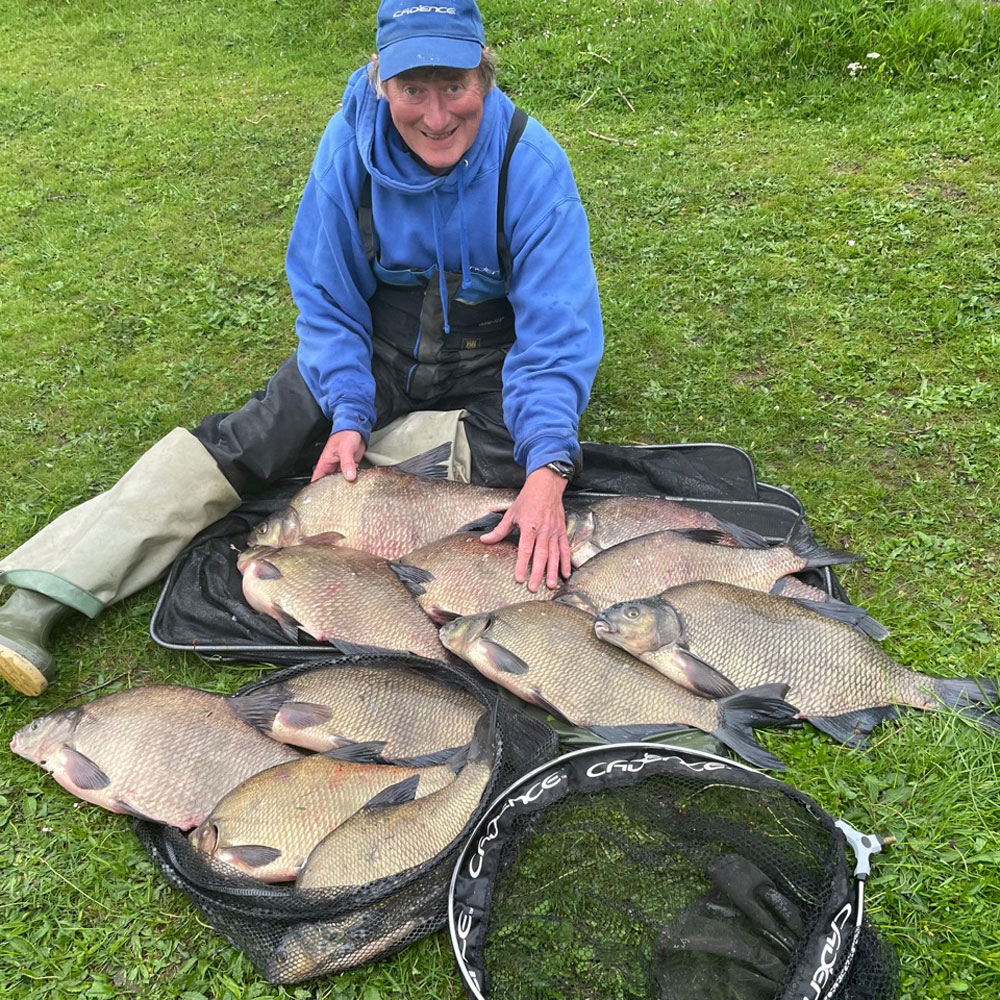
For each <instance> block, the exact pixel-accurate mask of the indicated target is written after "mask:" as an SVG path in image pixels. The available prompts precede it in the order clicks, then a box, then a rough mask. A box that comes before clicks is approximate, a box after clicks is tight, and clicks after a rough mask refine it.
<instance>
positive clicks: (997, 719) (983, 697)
mask: <svg viewBox="0 0 1000 1000" xmlns="http://www.w3.org/2000/svg"><path fill="white" fill-rule="evenodd" d="M933 691H934V693H935V694H936V695H937V697H938V698H939V699H940V701H941V703H942V705H945V706H947V707H948V708H954V709H956V710H957V711H958V712H959V714H960V715H964V716H965V717H966V718H968V719H971V720H972V721H973V722H976V723H978V724H979V725H982V726H986V727H987V728H989V729H994V730H1000V714H998V708H1000V706H998V705H997V697H998V695H997V686H996V684H995V683H994V682H993V681H988V680H984V679H977V678H974V677H957V678H943V677H937V678H935V679H934V684H933Z"/></svg>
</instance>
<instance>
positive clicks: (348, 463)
mask: <svg viewBox="0 0 1000 1000" xmlns="http://www.w3.org/2000/svg"><path fill="white" fill-rule="evenodd" d="M340 471H341V472H342V473H343V475H344V478H345V479H346V480H347V481H348V482H349V483H353V482H354V480H355V479H357V478H358V463H357V462H356V461H355V459H354V452H353V451H347V452H343V453H341V456H340Z"/></svg>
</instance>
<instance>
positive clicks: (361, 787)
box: [189, 751, 464, 882]
mask: <svg viewBox="0 0 1000 1000" xmlns="http://www.w3.org/2000/svg"><path fill="white" fill-rule="evenodd" d="M332 752H333V753H337V751H332ZM462 763H464V752H462V751H460V752H459V753H458V754H456V755H455V757H454V758H453V760H452V762H450V763H449V764H439V765H437V766H435V767H396V766H395V765H393V764H369V763H360V762H356V761H351V760H342V759H338V758H336V757H331V756H330V755H329V754H315V755H313V756H311V757H302V758H300V759H299V760H297V761H294V762H293V763H291V764H285V765H280V766H279V767H272V768H269V769H268V770H267V771H262V772H261V773H260V774H257V775H254V777H252V778H250V779H249V780H248V781H245V782H244V783H243V784H242V785H240V786H239V787H238V788H234V789H233V790H232V791H231V792H230V793H229V794H228V795H226V796H224V797H223V798H222V799H221V800H220V801H219V802H218V803H217V804H216V806H215V808H214V809H213V810H212V812H211V814H210V815H209V816H208V817H207V818H206V819H205V820H204V821H203V822H202V823H200V824H199V825H198V827H197V828H196V829H194V830H193V831H192V832H191V834H190V837H189V839H190V841H191V843H192V845H193V846H194V847H195V848H196V849H197V850H199V851H201V852H202V853H204V854H209V855H211V856H212V857H214V858H218V859H219V860H220V861H224V862H226V863H227V864H229V865H232V866H233V867H234V868H239V869H240V870H241V871H244V872H246V873H247V874H248V875H253V876H254V877H256V878H259V879H260V880H261V881H264V882H284V881H290V880H292V879H294V878H295V876H296V875H297V874H298V871H299V869H300V868H301V867H302V865H303V863H304V862H305V860H306V858H307V857H308V856H309V852H310V851H311V850H312V849H313V848H314V847H315V846H316V845H317V844H318V843H319V842H320V841H321V840H322V839H323V838H324V837H325V836H326V835H327V834H328V833H330V832H331V831H332V830H335V829H336V828H337V827H338V826H339V825H340V824H341V823H343V822H344V820H345V819H347V817H348V816H351V815H352V814H354V813H356V812H357V811H358V810H359V809H361V808H362V807H363V806H364V805H365V804H366V803H367V802H370V801H371V800H372V799H373V798H375V796H376V795H378V794H379V793H380V792H382V793H386V794H384V795H383V800H390V801H396V802H408V801H410V800H411V799H414V798H419V797H420V796H422V795H428V794H430V793H431V792H435V791H437V790H438V789H439V788H443V787H444V786H445V785H447V784H448V783H449V782H451V781H453V780H454V778H455V773H456V771H457V770H458V769H459V768H460V767H461V765H462ZM390 788H392V789H393V791H392V793H391V794H390V793H388V791H387V790H388V789H390Z"/></svg>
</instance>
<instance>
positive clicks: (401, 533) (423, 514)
mask: <svg viewBox="0 0 1000 1000" xmlns="http://www.w3.org/2000/svg"><path fill="white" fill-rule="evenodd" d="M426 457H427V456H417V457H416V458H415V459H413V460H410V461H408V462H405V463H401V464H400V465H398V466H380V467H377V468H361V469H359V470H358V477H357V479H356V480H355V481H354V482H348V481H347V480H346V479H345V478H344V477H343V476H342V475H340V474H339V473H337V474H334V475H331V476H324V477H323V478H322V479H317V480H316V482H314V483H310V484H309V485H308V486H305V487H304V488H303V489H301V490H300V491H299V492H298V493H297V494H296V495H295V496H294V497H292V499H291V500H290V501H289V503H288V506H287V507H286V508H285V509H284V510H281V511H278V512H277V513H276V514H273V515H271V517H269V518H268V519H267V520H266V521H264V522H263V523H262V524H259V525H258V526H257V527H256V528H254V530H253V531H252V532H251V533H250V536H249V538H248V544H249V545H274V546H286V545H298V544H300V543H301V542H303V541H310V540H313V541H317V540H318V541H322V542H324V543H326V544H334V545H346V546H350V547H351V548H355V549H361V550H363V551H365V552H371V553H373V554H375V555H378V556H382V557H384V558H386V559H397V558H399V557H400V556H402V555H405V554H406V553H407V552H412V551H413V550H414V549H416V548H419V547H420V546H422V545H426V544H427V543H428V542H432V541H434V540H435V539H437V538H441V537H443V536H444V535H447V534H450V533H451V532H453V531H458V529H459V528H461V527H462V526H463V525H464V524H467V523H468V522H470V521H474V520H476V519H477V518H480V517H482V516H483V515H485V514H488V513H489V512H490V511H491V510H492V509H493V508H495V507H501V508H503V507H508V506H509V505H510V504H511V503H513V501H514V499H515V498H516V496H517V491H516V490H509V489H494V488H491V487H488V486H476V485H473V484H471V483H460V482H456V481H454V480H448V479H440V478H429V477H428V476H427V475H421V474H414V473H413V472H411V471H408V470H420V469H421V468H422V466H421V464H420V463H421V462H422V461H423V460H425V459H426Z"/></svg>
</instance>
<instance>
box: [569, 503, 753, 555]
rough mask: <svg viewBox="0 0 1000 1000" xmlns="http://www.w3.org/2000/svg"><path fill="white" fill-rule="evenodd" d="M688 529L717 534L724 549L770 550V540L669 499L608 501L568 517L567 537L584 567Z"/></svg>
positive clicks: (572, 512) (595, 504)
mask: <svg viewBox="0 0 1000 1000" xmlns="http://www.w3.org/2000/svg"><path fill="white" fill-rule="evenodd" d="M684 528H705V529H709V530H713V531H717V532H719V544H720V545H734V546H741V547H744V548H754V549H760V548H765V547H766V546H767V539H765V538H764V537H763V536H762V535H759V534H758V533H757V532H756V531H751V530H750V529H749V528H743V527H740V526H739V525H736V524H730V523H729V522H727V521H721V520H719V519H718V518H717V517H715V516H714V515H713V514H710V513H709V512H708V511H707V510H701V509H699V508H697V507H693V506H691V505H689V504H686V503H678V502H677V501H676V500H668V499H666V498H665V497H643V496H616V497H606V498H605V499H603V500H595V501H594V502H593V503H592V504H589V505H588V506H587V507H584V508H583V509H582V510H571V511H569V512H568V513H567V514H566V534H567V535H568V536H569V548H570V553H571V558H572V561H573V565H574V566H582V565H583V564H584V563H585V562H586V561H587V560H588V559H592V558H593V557H594V556H596V555H597V554H598V552H603V551H604V550H605V549H610V548H611V547H612V546H614V545H618V544H619V543H620V542H627V541H628V540H629V539H630V538H638V537H639V536H640V535H648V534H650V533H651V532H654V531H674V530H679V529H684Z"/></svg>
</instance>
